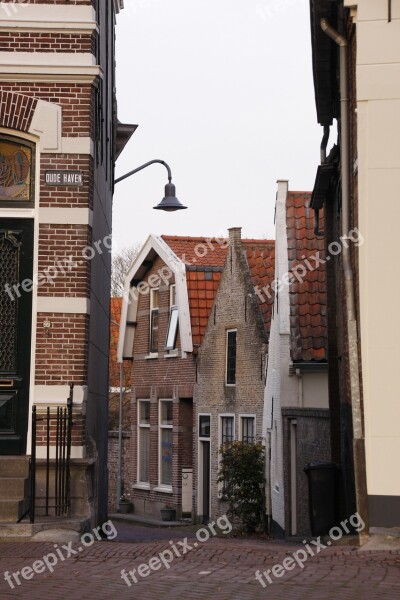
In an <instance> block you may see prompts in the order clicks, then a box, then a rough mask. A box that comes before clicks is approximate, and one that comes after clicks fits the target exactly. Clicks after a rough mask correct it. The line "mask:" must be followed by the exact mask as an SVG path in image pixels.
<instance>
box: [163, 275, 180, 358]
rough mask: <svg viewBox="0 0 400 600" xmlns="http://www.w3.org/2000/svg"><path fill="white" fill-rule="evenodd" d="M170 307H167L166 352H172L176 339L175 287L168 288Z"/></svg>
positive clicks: (176, 305)
mask: <svg viewBox="0 0 400 600" xmlns="http://www.w3.org/2000/svg"><path fill="white" fill-rule="evenodd" d="M169 302H170V307H169V324H168V333H167V340H166V342H165V349H166V350H174V348H175V345H176V338H177V334H178V322H179V312H178V304H177V299H176V285H175V284H174V285H171V287H170V299H169Z"/></svg>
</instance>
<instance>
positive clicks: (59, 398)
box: [33, 385, 88, 406]
mask: <svg viewBox="0 0 400 600" xmlns="http://www.w3.org/2000/svg"><path fill="white" fill-rule="evenodd" d="M87 395H88V387H87V385H76V386H75V387H74V406H75V405H83V404H85V403H86V401H87ZM68 397H69V385H35V386H34V395H33V404H36V405H37V406H40V405H41V404H44V405H46V406H58V405H60V404H62V405H66V403H67V398H68Z"/></svg>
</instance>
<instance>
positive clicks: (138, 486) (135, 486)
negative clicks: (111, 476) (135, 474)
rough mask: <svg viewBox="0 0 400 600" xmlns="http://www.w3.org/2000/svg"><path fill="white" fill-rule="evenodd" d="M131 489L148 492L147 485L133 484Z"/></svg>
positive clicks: (148, 487) (148, 486) (148, 485)
mask: <svg viewBox="0 0 400 600" xmlns="http://www.w3.org/2000/svg"><path fill="white" fill-rule="evenodd" d="M132 489H134V490H150V489H151V488H150V484H149V483H134V484H132Z"/></svg>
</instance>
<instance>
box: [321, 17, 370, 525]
mask: <svg viewBox="0 0 400 600" xmlns="http://www.w3.org/2000/svg"><path fill="white" fill-rule="evenodd" d="M320 23H321V28H322V30H323V31H324V32H325V33H326V35H327V36H328V37H330V38H331V39H332V40H333V41H334V42H335V43H336V44H337V45H338V46H339V51H340V107H341V108H340V123H341V168H342V169H341V170H342V236H343V238H344V240H348V239H349V238H348V234H349V231H350V127H349V89H348V73H347V70H348V44H347V39H346V38H345V37H344V36H343V35H341V34H340V33H339V32H338V31H336V30H335V29H334V28H333V27H331V26H330V25H329V22H328V20H327V19H321V21H320ZM342 257H343V274H344V281H345V296H346V310H347V329H348V341H349V362H350V393H351V408H352V417H353V455H354V477H355V492H356V507H357V510H358V512H359V513H360V515H362V517H363V518H364V516H365V518H366V516H367V485H366V473H365V445H364V431H363V429H364V428H363V415H362V408H361V393H360V374H359V356H358V333H357V321H356V310H355V292H354V274H353V268H352V264H351V253H350V246H349V245H348V244H346V243H344V244H343V250H342Z"/></svg>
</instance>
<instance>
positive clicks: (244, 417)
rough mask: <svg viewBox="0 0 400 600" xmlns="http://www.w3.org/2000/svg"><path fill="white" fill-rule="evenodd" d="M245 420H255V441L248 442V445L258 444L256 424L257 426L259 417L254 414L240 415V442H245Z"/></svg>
mask: <svg viewBox="0 0 400 600" xmlns="http://www.w3.org/2000/svg"><path fill="white" fill-rule="evenodd" d="M243 419H253V423H254V425H253V431H254V436H253V441H252V442H246V443H247V444H255V442H256V437H257V436H256V424H257V417H256V415H255V414H254V413H240V414H239V440H240V441H241V442H244V439H243Z"/></svg>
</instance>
